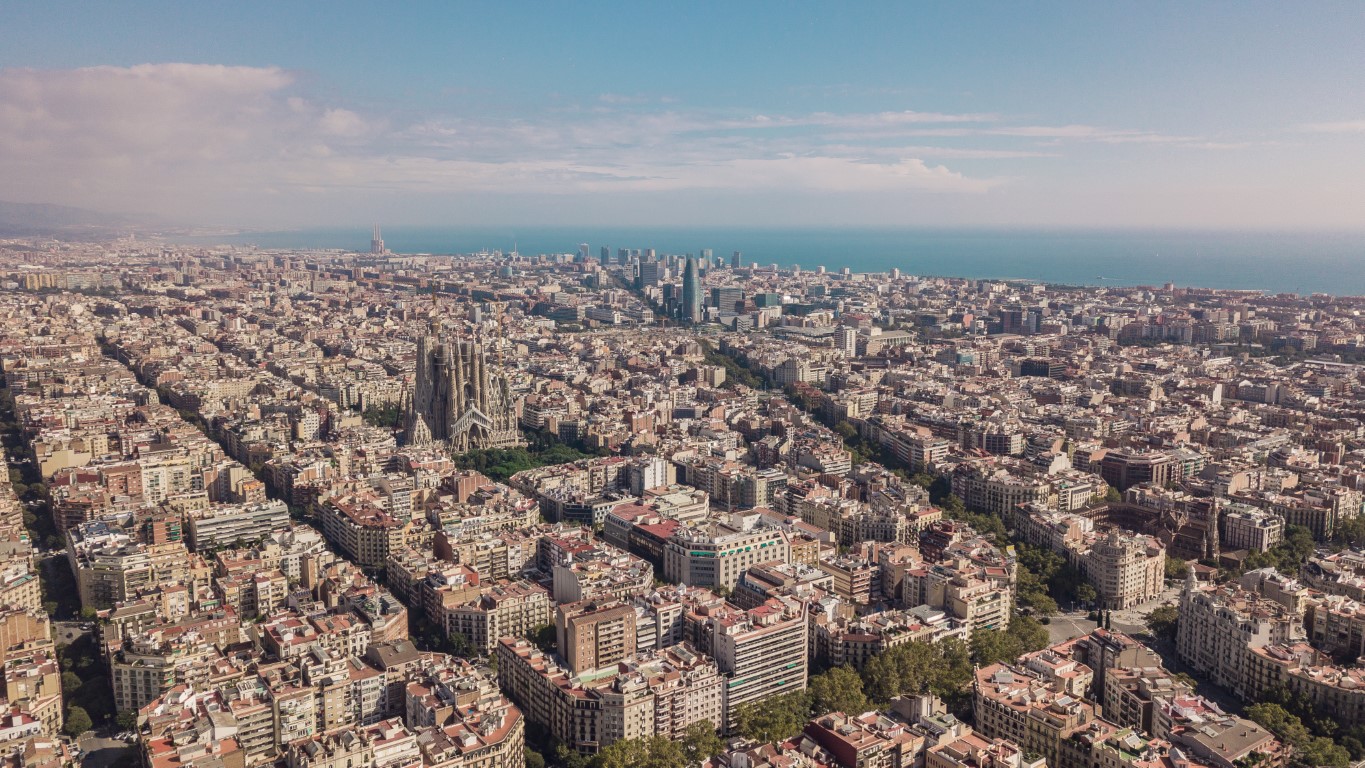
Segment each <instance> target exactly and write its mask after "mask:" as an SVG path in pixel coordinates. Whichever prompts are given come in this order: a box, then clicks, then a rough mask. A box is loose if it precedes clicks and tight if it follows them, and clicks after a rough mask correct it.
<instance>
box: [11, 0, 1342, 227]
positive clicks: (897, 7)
mask: <svg viewBox="0 0 1365 768" xmlns="http://www.w3.org/2000/svg"><path fill="white" fill-rule="evenodd" d="M328 8H329V12H328V13H327V14H325V15H320V14H316V13H313V12H311V11H310V9H307V8H300V7H283V8H281V7H277V5H275V4H270V3H259V2H244V3H236V4H231V5H229V6H221V7H205V6H197V5H196V6H189V5H184V4H178V3H155V2H149V3H140V4H136V5H133V6H131V7H127V6H119V7H116V6H112V5H94V6H87V5H82V4H73V3H62V2H55V3H45V4H40V5H30V6H24V7H20V8H14V9H11V13H10V14H8V15H9V18H8V19H7V20H8V21H9V24H8V27H9V31H10V35H9V42H7V45H6V46H5V47H4V49H3V50H0V199H4V200H11V201H14V202H26V203H47V204H55V205H67V206H76V207H80V208H86V209H91V210H95V211H101V212H113V213H126V214H132V215H137V216H152V217H156V218H157V219H158V220H160V221H164V222H166V223H168V224H176V225H181V226H196V225H198V226H221V227H234V228H250V229H253V230H257V231H270V230H280V229H312V228H331V227H338V226H363V227H368V225H369V224H370V223H372V222H380V223H388V224H389V225H399V224H401V225H404V226H468V227H488V226H494V227H512V226H543V227H559V226H582V227H651V226H654V227H668V226H699V227H816V228H822V227H849V228H869V227H871V228H884V227H909V228H921V227H931V228H984V229H1015V228H1027V229H1045V230H1096V229H1114V230H1125V231H1127V230H1154V231H1165V230H1191V231H1239V230H1258V231H1307V232H1317V231H1356V230H1359V229H1362V228H1365V219H1363V218H1362V216H1361V214H1360V211H1362V210H1365V48H1363V47H1362V46H1360V45H1359V44H1358V40H1356V34H1357V32H1358V30H1360V29H1362V28H1365V6H1362V5H1359V4H1346V3H1342V4H1315V5H1313V6H1309V7H1306V8H1305V7H1301V6H1285V5H1281V4H1274V3H1249V4H1243V5H1239V6H1236V7H1199V6H1193V7H1191V6H1187V5H1185V4H1178V3H1157V4H1152V3H1143V4H1114V5H1109V4H1106V5H1104V6H1096V5H1093V4H1086V3H1078V2H1054V3H1047V4H1043V5H1038V6H1029V7H1027V8H1024V7H1020V6H1015V5H1010V4H996V3H968V4H954V5H953V6H951V7H933V6H929V7H916V6H909V5H904V4H898V3H867V4H859V5H855V6H851V7H848V8H838V9H831V8H828V7H823V6H818V5H799V6H791V5H786V4H754V5H746V6H743V7H736V6H732V5H723V4H714V5H708V4H700V5H696V6H689V7H688V8H686V9H681V8H669V7H653V6H640V5H637V4H616V3H585V4H575V5H572V6H550V7H548V8H540V7H531V6H527V7H504V6H498V7H487V6H480V5H474V4H443V3H442V4H422V3H418V4H416V5H407V6H403V7H399V8H392V9H391V8H388V7H381V6H374V5H368V4H362V3H340V4H335V5H332V6H329V7H328ZM527 221H535V222H536V224H535V225H527V224H523V223H522V222H527Z"/></svg>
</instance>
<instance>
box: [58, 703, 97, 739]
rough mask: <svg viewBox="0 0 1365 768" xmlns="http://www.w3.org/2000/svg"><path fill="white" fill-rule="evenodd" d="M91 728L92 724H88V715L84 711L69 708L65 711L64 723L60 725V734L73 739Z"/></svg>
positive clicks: (77, 708)
mask: <svg viewBox="0 0 1365 768" xmlns="http://www.w3.org/2000/svg"><path fill="white" fill-rule="evenodd" d="M93 726H94V723H92V722H90V715H89V714H87V713H86V711H85V710H84V709H82V708H80V707H71V708H69V709H67V710H66V723H65V724H64V725H62V733H65V734H66V735H67V736H70V737H71V738H73V739H74V738H76V737H77V736H80V735H81V734H82V733H85V732H86V731H88V730H90V729H91V727H93Z"/></svg>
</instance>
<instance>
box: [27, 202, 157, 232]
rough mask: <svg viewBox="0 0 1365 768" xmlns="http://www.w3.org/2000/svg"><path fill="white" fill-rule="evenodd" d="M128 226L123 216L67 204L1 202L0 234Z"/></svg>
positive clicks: (99, 230) (90, 230)
mask: <svg viewBox="0 0 1365 768" xmlns="http://www.w3.org/2000/svg"><path fill="white" fill-rule="evenodd" d="M131 223H132V222H131V220H130V219H129V218H128V217H126V216H119V215H116V214H110V213H101V212H99V211H91V210H86V209H85V208H72V207H71V206H68V205H51V204H48V203H10V202H6V201H4V200H0V235H9V236H18V235H50V234H71V233H72V232H73V231H86V232H92V231H93V232H103V231H106V230H109V229H113V228H117V227H127V226H129V225H130V224H131Z"/></svg>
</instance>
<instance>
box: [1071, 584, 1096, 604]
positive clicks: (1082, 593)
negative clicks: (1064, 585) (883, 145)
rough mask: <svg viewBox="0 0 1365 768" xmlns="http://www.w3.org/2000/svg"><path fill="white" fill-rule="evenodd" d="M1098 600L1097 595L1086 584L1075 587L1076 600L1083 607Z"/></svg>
mask: <svg viewBox="0 0 1365 768" xmlns="http://www.w3.org/2000/svg"><path fill="white" fill-rule="evenodd" d="M1098 599H1099V593H1097V592H1096V591H1095V588H1094V587H1092V586H1090V584H1088V583H1081V584H1077V585H1076V600H1078V601H1079V602H1080V603H1081V604H1083V605H1093V604H1094V603H1095V601H1096V600H1098Z"/></svg>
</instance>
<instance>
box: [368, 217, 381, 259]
mask: <svg viewBox="0 0 1365 768" xmlns="http://www.w3.org/2000/svg"><path fill="white" fill-rule="evenodd" d="M370 253H376V254H378V253H384V238H383V237H382V236H381V235H380V234H379V225H378V224H376V225H374V234H372V235H370Z"/></svg>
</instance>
